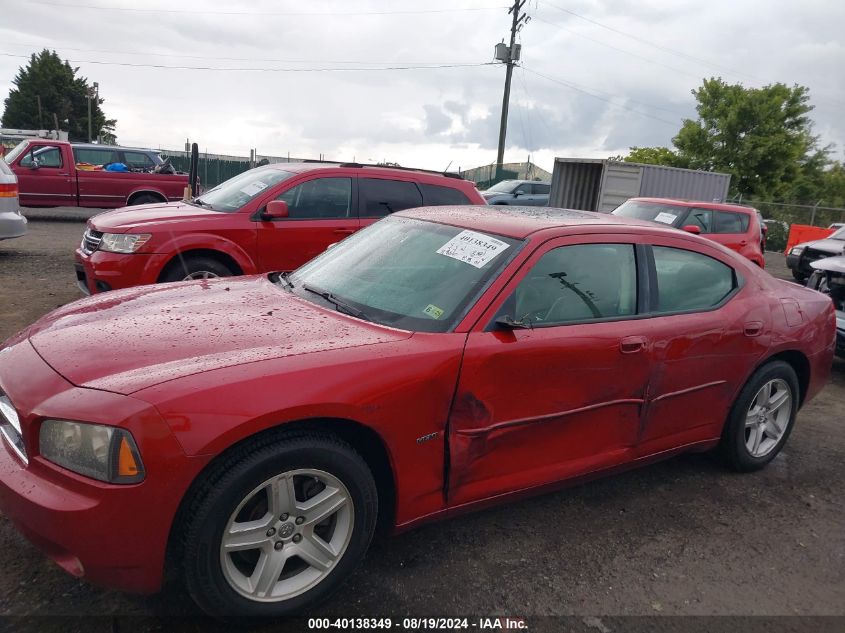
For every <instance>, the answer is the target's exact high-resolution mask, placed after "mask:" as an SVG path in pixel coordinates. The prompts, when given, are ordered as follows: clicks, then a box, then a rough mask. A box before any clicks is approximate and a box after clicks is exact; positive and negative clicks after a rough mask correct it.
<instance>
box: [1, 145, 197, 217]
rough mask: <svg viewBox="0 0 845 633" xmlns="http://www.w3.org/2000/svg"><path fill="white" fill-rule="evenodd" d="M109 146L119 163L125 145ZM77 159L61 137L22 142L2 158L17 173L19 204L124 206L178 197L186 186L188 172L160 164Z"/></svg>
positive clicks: (166, 200)
mask: <svg viewBox="0 0 845 633" xmlns="http://www.w3.org/2000/svg"><path fill="white" fill-rule="evenodd" d="M113 149H114V150H116V151H114V152H112V154H113V155H115V156H116V157H117V158H118V160H115V162H118V161H119V157H120V151H123V150H124V149H125V148H113ZM118 150H119V151H118ZM133 151H134V150H133ZM81 158H82V157H81V156H80V159H78V158H77V156H76V148H75V147H74V146H72V145H71V144H70V143H68V142H65V141H46V140H40V139H33V140H26V141H21V142H20V143H19V144H18V145H17V147H15V148H14V149H13V150H12V151H11V152H9V154H8V155H7V156H6V157H5V160H6V162H7V163H8V165H9V167H11V168H12V171H13V172H15V174H16V175H17V177H18V188H19V193H20V203H21V205H22V206H34V207H36V206H38V207H62V206H69V207H124V206H127V205H133V204H149V203H158V202H168V201H171V200H180V199H181V198H182V196H183V194H184V190H185V187H186V186H187V184H188V176H187V174H179V173H175V171H173V170H172V169H171V170H170V171H171V173H165V172H164V171H161V172H159V171H156V169H157V168H160V165H159V166H157V165H149V166H147V167H141V168H135V169H133V168H132V165H131V164H130V166H129V167H128V171H108V170H106V169H103V168H102V166H100V165H92V164H90V163H85V162H84V161H83V160H81ZM159 160H160V159H159Z"/></svg>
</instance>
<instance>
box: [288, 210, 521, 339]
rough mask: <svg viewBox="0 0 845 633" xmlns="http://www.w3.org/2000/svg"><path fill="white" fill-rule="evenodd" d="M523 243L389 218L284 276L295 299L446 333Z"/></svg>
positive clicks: (403, 326)
mask: <svg viewBox="0 0 845 633" xmlns="http://www.w3.org/2000/svg"><path fill="white" fill-rule="evenodd" d="M521 244H522V242H520V241H519V240H514V239H511V238H507V237H502V236H499V235H496V236H493V235H489V234H486V233H482V232H479V231H473V230H469V229H463V228H460V227H454V226H446V225H443V224H436V223H433V222H424V221H421V220H414V219H409V218H401V217H390V218H386V219H384V220H381V221H380V222H377V223H375V224H373V225H371V226H369V227H368V228H366V229H364V230H362V231H359V232H358V233H356V234H355V235H353V236H352V237H349V238H347V239H346V240H344V241H343V242H341V243H340V244H338V245H337V246H335V247H333V248H330V249H329V250H327V251H326V252H324V253H323V254H322V255H320V256H319V257H317V258H316V259H314V260H312V261H311V262H309V263H307V264H305V265H304V266H302V267H301V268H299V269H298V270H296V271H295V272H294V273H293V274H292V275H290V277H289V278H288V279H289V280H290V282H291V283H292V284H293V287H292V290H293V292H295V293H297V295H299V296H300V297H302V298H304V299H308V300H309V301H316V302H319V303H322V302H323V301H325V303H326V304H328V305H330V306H331V307H335V308H336V309H337V310H338V311H339V312H347V313H349V314H354V315H355V316H360V317H361V318H364V319H367V320H370V321H373V322H375V323H380V324H382V325H388V326H391V327H396V328H401V329H404V330H412V331H420V332H446V331H448V330H449V329H450V328H452V327H454V325H456V324H457V323H458V321H459V320H460V319H461V318H462V317H463V316H464V315H465V314H466V311H467V310H468V309H469V308H470V307H471V305H472V303H473V302H474V301H475V300H476V299H477V298H478V296H479V295H480V294H481V292H482V291H483V290H484V289H485V288H486V286H487V284H488V283H489V282H491V281H492V279H493V278H494V277H495V275H496V274H497V273H498V272H499V271H500V270H501V269H502V267H503V266H504V265H505V264H506V263H507V262H508V261H509V260H510V259H511V258H512V257H513V256H514V255H515V254H516V252H517V251H518V250H519V249H518V247H519V246H520V245H521ZM320 295H322V298H321V296H320Z"/></svg>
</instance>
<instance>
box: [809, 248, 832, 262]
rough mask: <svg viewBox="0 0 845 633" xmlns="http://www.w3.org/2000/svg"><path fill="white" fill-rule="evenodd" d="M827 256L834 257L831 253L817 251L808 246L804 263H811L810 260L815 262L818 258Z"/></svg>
mask: <svg viewBox="0 0 845 633" xmlns="http://www.w3.org/2000/svg"><path fill="white" fill-rule="evenodd" d="M825 257H833V255H831V254H830V253H825V252H824V251H816V250H813V249H812V248H807V249H805V250H804V263H805V264H807V265H809V264H810V262H814V261H816V260H818V259H824V258H825Z"/></svg>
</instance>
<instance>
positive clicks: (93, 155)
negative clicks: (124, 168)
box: [73, 147, 119, 165]
mask: <svg viewBox="0 0 845 633" xmlns="http://www.w3.org/2000/svg"><path fill="white" fill-rule="evenodd" d="M73 157H74V159H75V160H76V162H77V163H89V164H91V165H109V164H111V163H117V162H119V159H118V156H117V152H116V151H114V150H111V149H88V148H84V147H74V148H73Z"/></svg>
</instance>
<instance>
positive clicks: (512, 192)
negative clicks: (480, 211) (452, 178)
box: [481, 180, 550, 207]
mask: <svg viewBox="0 0 845 633" xmlns="http://www.w3.org/2000/svg"><path fill="white" fill-rule="evenodd" d="M549 187H550V185H549V183H547V182H537V181H534V180H503V181H502V182H500V183H497V184H495V185H493V186H492V187H490V188H489V189H487V190H486V191H482V192H481V195H482V196H483V197H484V199H485V200H486V201H487V204H515V205H519V206H523V207H524V206H528V207H545V206H547V205H548V204H549Z"/></svg>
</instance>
